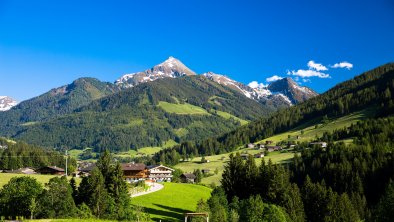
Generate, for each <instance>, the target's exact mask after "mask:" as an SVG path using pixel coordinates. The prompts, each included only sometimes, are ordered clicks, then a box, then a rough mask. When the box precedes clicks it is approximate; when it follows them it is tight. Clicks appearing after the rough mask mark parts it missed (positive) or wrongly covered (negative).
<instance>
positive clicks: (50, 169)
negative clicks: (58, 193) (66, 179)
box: [37, 166, 65, 175]
mask: <svg viewBox="0 0 394 222" xmlns="http://www.w3.org/2000/svg"><path fill="white" fill-rule="evenodd" d="M37 172H38V173H40V174H50V175H64V173H65V172H64V169H63V168H60V167H57V166H45V167H42V168H40V169H38V170H37Z"/></svg>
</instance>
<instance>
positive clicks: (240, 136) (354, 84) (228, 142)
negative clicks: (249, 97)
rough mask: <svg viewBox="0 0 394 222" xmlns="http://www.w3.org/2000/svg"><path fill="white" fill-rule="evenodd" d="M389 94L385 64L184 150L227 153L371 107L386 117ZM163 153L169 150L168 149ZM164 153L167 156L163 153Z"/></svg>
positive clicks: (393, 70)
mask: <svg viewBox="0 0 394 222" xmlns="http://www.w3.org/2000/svg"><path fill="white" fill-rule="evenodd" d="M286 82H287V83H286ZM286 82H285V81H282V82H281V83H280V84H278V85H277V84H275V85H271V87H272V88H274V89H275V90H279V89H281V88H283V87H288V86H286V85H287V84H289V83H290V84H291V82H290V81H289V80H286ZM268 88H270V86H268ZM274 89H273V90H274ZM393 94H394V63H389V64H386V65H383V66H380V67H377V68H375V69H373V70H370V71H368V72H365V73H363V74H361V75H359V76H356V77H354V78H353V79H351V80H348V81H345V82H343V83H340V84H338V85H336V86H335V87H333V88H332V89H330V90H328V91H327V92H325V93H323V94H321V95H318V96H316V97H313V98H311V99H309V100H307V101H306V102H303V103H300V104H298V105H295V106H292V107H290V108H288V109H282V110H279V111H277V112H275V113H273V114H272V115H271V116H270V117H269V118H262V119H259V120H257V121H254V122H251V123H250V124H248V125H247V126H241V127H240V128H238V129H236V130H234V131H232V132H229V133H225V134H222V135H221V136H219V137H212V138H209V139H207V140H205V141H200V142H198V143H194V144H192V143H188V144H187V147H188V149H187V150H188V151H189V153H194V152H196V151H198V153H200V154H202V155H212V154H218V153H225V152H231V151H234V150H235V149H236V148H237V147H239V146H242V145H244V144H246V143H250V142H257V141H260V140H263V139H265V138H268V137H271V136H273V135H276V134H279V133H283V132H286V131H289V130H293V129H295V128H296V127H300V126H302V125H305V124H309V125H310V124H319V123H320V124H324V122H325V121H327V120H329V119H337V118H340V117H343V116H346V115H349V114H352V113H354V112H359V111H362V110H365V109H367V108H373V109H370V110H373V113H370V114H369V116H372V117H374V116H377V117H385V116H390V115H393V114H394V103H393V98H392V95H393ZM293 96H297V95H293ZM295 98H297V97H295ZM184 146H185V144H181V146H177V147H175V150H177V151H178V152H179V153H181V152H182V151H181V148H182V147H184ZM163 152H171V149H169V150H167V151H163ZM163 152H162V153H161V154H158V156H157V158H159V156H160V155H164V153H163ZM165 155H166V156H168V154H167V153H166V154H165Z"/></svg>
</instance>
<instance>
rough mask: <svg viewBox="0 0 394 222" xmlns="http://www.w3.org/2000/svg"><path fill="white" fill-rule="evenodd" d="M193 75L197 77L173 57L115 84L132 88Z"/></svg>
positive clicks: (121, 79)
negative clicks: (159, 80) (160, 80)
mask: <svg viewBox="0 0 394 222" xmlns="http://www.w3.org/2000/svg"><path fill="white" fill-rule="evenodd" d="M193 75H196V73H195V72H193V71H192V70H190V69H189V68H188V67H186V66H185V65H184V64H183V63H182V62H181V61H179V60H178V59H176V58H174V57H172V56H171V57H169V58H168V59H167V60H166V61H164V62H162V63H160V64H159V65H156V66H154V67H152V68H150V69H148V70H145V71H143V72H137V73H132V74H126V75H123V76H122V77H120V78H119V79H118V80H116V82H115V84H116V85H118V86H120V87H122V88H130V87H133V86H136V85H138V84H141V83H144V82H151V81H155V80H157V79H162V78H177V77H180V76H193Z"/></svg>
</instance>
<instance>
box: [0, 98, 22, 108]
mask: <svg viewBox="0 0 394 222" xmlns="http://www.w3.org/2000/svg"><path fill="white" fill-rule="evenodd" d="M17 104H18V102H17V101H16V100H14V99H13V98H11V97H8V96H0V112H1V111H7V110H10V109H11V108H12V107H14V106H16V105H17Z"/></svg>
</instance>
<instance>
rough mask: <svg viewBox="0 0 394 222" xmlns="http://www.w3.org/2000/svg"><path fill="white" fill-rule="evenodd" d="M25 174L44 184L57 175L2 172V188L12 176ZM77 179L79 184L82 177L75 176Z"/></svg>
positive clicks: (0, 177)
mask: <svg viewBox="0 0 394 222" xmlns="http://www.w3.org/2000/svg"><path fill="white" fill-rule="evenodd" d="M23 176H29V177H33V178H36V179H37V181H38V182H39V183H41V184H42V185H44V184H45V183H48V182H49V180H50V179H51V178H53V177H56V175H41V174H30V175H26V174H16V173H0V188H2V187H3V186H4V185H5V184H7V183H8V181H10V180H11V178H13V177H23ZM68 179H69V180H70V179H71V177H68ZM75 180H76V182H77V184H79V183H80V182H81V179H80V178H75Z"/></svg>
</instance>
